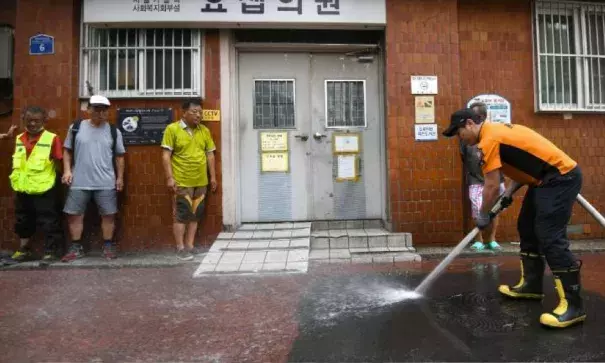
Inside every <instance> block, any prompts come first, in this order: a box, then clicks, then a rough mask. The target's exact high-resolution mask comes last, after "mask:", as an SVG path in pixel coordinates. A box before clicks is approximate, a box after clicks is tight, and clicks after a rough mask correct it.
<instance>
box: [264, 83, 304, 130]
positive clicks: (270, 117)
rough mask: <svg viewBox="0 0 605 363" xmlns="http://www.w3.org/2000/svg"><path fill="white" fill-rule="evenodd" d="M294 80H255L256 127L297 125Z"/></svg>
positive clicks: (268, 127) (271, 127)
mask: <svg viewBox="0 0 605 363" xmlns="http://www.w3.org/2000/svg"><path fill="white" fill-rule="evenodd" d="M294 107H295V93H294V80H276V79H269V80H263V79H257V80H254V128H255V129H279V128H293V127H295V111H294Z"/></svg>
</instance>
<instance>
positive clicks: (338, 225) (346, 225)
mask: <svg viewBox="0 0 605 363" xmlns="http://www.w3.org/2000/svg"><path fill="white" fill-rule="evenodd" d="M383 227H384V226H383V223H382V221H381V220H380V219H364V220H344V221H317V222H313V225H312V228H311V229H312V230H313V231H325V230H331V229H364V228H372V229H380V228H383Z"/></svg>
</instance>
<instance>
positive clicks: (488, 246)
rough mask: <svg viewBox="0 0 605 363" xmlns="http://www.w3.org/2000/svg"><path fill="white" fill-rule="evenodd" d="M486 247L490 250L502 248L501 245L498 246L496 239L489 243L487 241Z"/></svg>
mask: <svg viewBox="0 0 605 363" xmlns="http://www.w3.org/2000/svg"><path fill="white" fill-rule="evenodd" d="M487 248H489V249H490V250H492V251H500V250H501V249H502V247H500V245H499V244H498V242H496V241H491V242H490V243H488V244H487Z"/></svg>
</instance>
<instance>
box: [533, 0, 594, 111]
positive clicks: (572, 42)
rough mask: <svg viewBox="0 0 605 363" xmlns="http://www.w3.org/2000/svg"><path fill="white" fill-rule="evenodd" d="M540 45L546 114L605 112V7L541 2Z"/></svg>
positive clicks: (541, 103) (538, 17)
mask: <svg viewBox="0 0 605 363" xmlns="http://www.w3.org/2000/svg"><path fill="white" fill-rule="evenodd" d="M535 16H536V18H535V32H534V36H535V44H536V50H537V52H536V53H537V57H538V59H537V62H536V63H537V65H538V72H537V74H538V106H539V109H540V110H542V111H600V112H602V111H604V110H605V4H599V3H587V2H571V1H537V2H536V12H535Z"/></svg>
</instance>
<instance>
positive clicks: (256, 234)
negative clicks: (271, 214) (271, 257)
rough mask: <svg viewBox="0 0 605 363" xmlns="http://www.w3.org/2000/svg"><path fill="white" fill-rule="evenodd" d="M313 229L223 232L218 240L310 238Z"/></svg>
mask: <svg viewBox="0 0 605 363" xmlns="http://www.w3.org/2000/svg"><path fill="white" fill-rule="evenodd" d="M310 235H311V228H310V227H307V228H290V229H277V230H265V229H259V230H237V231H236V232H221V233H220V234H219V235H218V237H217V240H266V239H292V238H309V237H310Z"/></svg>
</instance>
